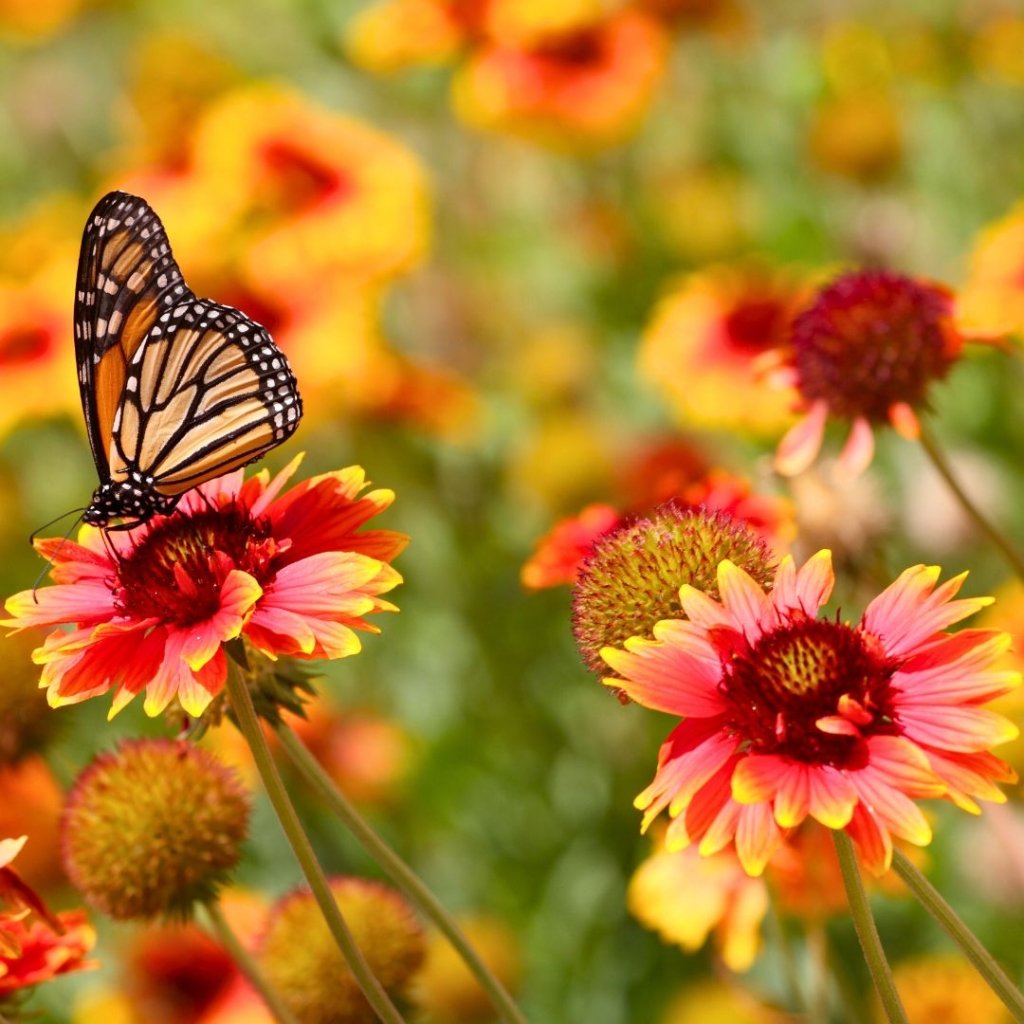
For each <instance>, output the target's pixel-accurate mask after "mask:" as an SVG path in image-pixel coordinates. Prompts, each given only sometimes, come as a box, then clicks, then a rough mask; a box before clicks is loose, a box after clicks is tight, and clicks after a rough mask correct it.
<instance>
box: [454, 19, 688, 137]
mask: <svg viewBox="0 0 1024 1024" xmlns="http://www.w3.org/2000/svg"><path fill="white" fill-rule="evenodd" d="M667 54H668V39H667V35H666V32H665V29H664V28H663V27H662V25H661V24H660V23H659V22H658V21H656V20H654V19H653V18H651V17H649V16H648V15H645V14H643V13H641V12H640V11H634V10H624V11H620V12H617V13H614V14H612V15H610V16H609V17H607V18H605V19H604V20H602V21H600V22H597V23H595V24H592V25H590V26H588V27H586V28H583V29H580V30H579V31H576V32H572V33H569V34H566V35H562V36H558V37H553V38H546V39H544V41H543V42H541V43H537V44H535V45H534V46H532V47H518V46H515V45H512V44H511V43H507V42H504V41H497V40H495V41H492V42H489V43H487V44H485V45H483V46H481V47H480V48H478V49H477V50H475V51H474V52H473V53H472V54H471V55H470V57H469V59H468V60H467V62H466V63H465V64H464V65H463V66H462V68H461V69H460V71H459V72H458V74H457V76H456V78H455V81H454V82H453V98H454V103H455V109H456V112H457V113H458V114H459V115H460V116H461V117H462V118H463V120H465V121H466V123H467V124H470V125H472V126H473V127H476V128H482V129H486V130H490V131H497V132H506V133H509V134H513V135H519V136H523V137H525V138H528V139H531V140H533V141H535V142H540V143H542V144H544V145H548V146H551V147H552V148H555V149H562V150H589V149H600V148H603V147H606V146H611V145H614V144H616V143H619V142H622V141H623V140H625V139H626V138H628V137H629V136H630V135H631V134H633V132H634V131H636V129H637V128H638V127H639V125H640V123H641V121H642V119H643V117H644V115H645V114H646V112H647V109H648V107H649V106H650V103H651V100H652V98H653V95H654V91H655V88H656V87H657V85H658V84H659V82H660V81H661V78H662V76H663V74H664V71H665V65H666V60H667Z"/></svg>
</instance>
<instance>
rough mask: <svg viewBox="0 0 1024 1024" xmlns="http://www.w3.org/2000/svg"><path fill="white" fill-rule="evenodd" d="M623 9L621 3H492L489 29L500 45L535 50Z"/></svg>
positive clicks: (608, 0) (497, 0) (617, 0)
mask: <svg viewBox="0 0 1024 1024" xmlns="http://www.w3.org/2000/svg"><path fill="white" fill-rule="evenodd" d="M621 6H623V4H622V2H621V0H562V2H561V3H557V4H553V3H551V2H550V0H489V3H487V5H486V11H487V14H486V27H487V31H488V34H489V35H490V36H491V37H492V38H494V39H496V40H498V41H499V42H502V43H508V44H510V45H512V46H521V47H533V46H537V45H539V44H543V43H544V41H545V40H557V39H558V37H560V36H565V35H568V34H571V33H576V32H581V31H585V30H586V29H588V28H590V27H591V26H593V25H595V24H596V23H598V22H599V21H602V20H603V19H604V18H605V17H607V15H608V14H609V13H610V12H612V11H613V10H615V9H616V8H617V7H621Z"/></svg>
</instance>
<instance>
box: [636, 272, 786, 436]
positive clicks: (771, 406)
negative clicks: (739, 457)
mask: <svg viewBox="0 0 1024 1024" xmlns="http://www.w3.org/2000/svg"><path fill="white" fill-rule="evenodd" d="M805 291H806V289H805V287H804V286H801V285H800V284H798V283H797V281H796V280H795V278H793V277H792V276H790V275H783V274H779V273H777V272H774V271H767V270H765V269H763V268H761V267H756V266H749V265H744V264H738V265H735V266H720V267H716V268H713V269H711V270H708V271H703V272H701V273H698V274H691V275H688V276H686V277H684V278H682V279H681V280H680V281H678V282H677V283H676V284H675V285H674V286H672V287H671V288H670V290H669V291H668V292H667V293H666V294H665V296H664V297H663V298H662V299H661V301H660V302H659V303H658V305H657V307H656V308H655V310H654V315H653V317H652V319H651V322H650V323H649V324H648V326H647V329H646V331H645V333H644V337H643V340H642V342H641V346H640V352H639V364H640V372H641V374H643V376H644V377H645V378H646V379H647V380H648V381H649V382H650V384H651V385H652V386H653V387H654V388H656V389H657V390H658V391H660V392H661V393H662V394H663V395H664V396H665V397H666V398H667V399H668V400H669V402H670V403H671V405H672V407H673V410H674V411H675V413H676V416H677V418H678V419H679V420H680V421H681V422H683V423H684V424H686V425H694V424H696V425H700V426H706V427H713V428H719V429H728V430H750V431H754V432H756V433H763V432H773V431H775V430H777V429H778V428H779V427H780V426H783V425H784V424H786V423H788V422H790V421H791V420H792V416H791V413H790V408H791V406H792V404H793V401H794V399H795V398H796V394H795V392H793V391H792V390H788V389H779V390H773V389H771V388H767V387H765V381H764V376H765V367H766V365H767V362H766V360H770V359H771V358H772V356H773V355H774V353H776V352H777V351H778V350H779V349H781V348H782V347H783V346H784V345H785V344H786V343H787V342H788V340H789V331H790V328H791V326H792V322H793V317H794V316H795V315H796V312H797V310H798V309H799V306H800V303H801V302H802V300H803V299H804V297H805Z"/></svg>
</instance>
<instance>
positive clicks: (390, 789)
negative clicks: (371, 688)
mask: <svg viewBox="0 0 1024 1024" xmlns="http://www.w3.org/2000/svg"><path fill="white" fill-rule="evenodd" d="M303 710H304V712H305V715H306V717H305V718H299V717H298V716H296V715H291V714H286V715H285V716H284V717H285V721H286V722H287V724H288V725H289V726H290V727H291V728H292V730H293V731H294V732H295V734H296V735H297V736H298V737H299V739H300V740H301V741H302V742H303V743H304V744H305V746H306V747H307V748H308V749H309V752H310V753H311V754H312V755H313V756H314V757H315V758H316V759H317V761H319V762H320V765H321V767H322V768H323V769H324V770H325V771H326V772H327V774H328V775H330V776H331V778H332V779H333V780H334V782H335V783H336V784H337V786H338V788H339V789H340V790H341V791H342V792H343V793H344V794H345V795H346V796H347V797H349V798H350V799H351V800H355V801H357V802H360V803H368V802H381V801H386V800H389V799H391V798H392V797H394V795H395V793H396V791H397V789H398V787H399V786H400V784H401V782H402V780H403V779H404V778H405V777H406V775H407V774H408V771H409V768H410V762H411V759H412V741H411V737H410V736H409V735H408V734H407V733H405V732H404V731H403V730H402V729H401V728H400V727H399V726H398V725H397V724H396V723H395V722H392V721H389V720H388V719H386V718H382V717H380V716H378V715H374V714H373V713H372V712H369V711H340V710H339V709H338V708H336V707H333V706H332V705H331V704H330V702H329V701H328V700H327V699H326V698H325V697H321V698H320V699H319V700H317V701H314V702H310V703H309V704H307V705H306V706H305V708H304V709H303Z"/></svg>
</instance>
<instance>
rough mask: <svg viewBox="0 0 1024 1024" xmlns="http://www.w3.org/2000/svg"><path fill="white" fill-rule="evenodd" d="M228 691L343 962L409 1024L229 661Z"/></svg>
mask: <svg viewBox="0 0 1024 1024" xmlns="http://www.w3.org/2000/svg"><path fill="white" fill-rule="evenodd" d="M227 690H228V698H229V699H230V701H231V707H232V709H233V710H234V712H235V719H236V720H237V722H238V728H239V729H240V730H241V733H242V735H243V736H244V737H245V740H246V742H247V743H248V744H249V749H250V750H251V751H252V756H253V760H254V761H255V762H256V768H257V770H258V771H259V773H260V778H261V779H262V780H263V786H264V788H265V789H266V791H267V796H268V797H269V798H270V802H271V804H272V805H273V808H274V812H275V813H276V814H277V819H278V821H279V822H280V823H281V828H282V829H283V831H284V834H285V836H286V837H287V839H288V843H289V844H290V846H291V848H292V850H293V852H294V853H295V857H296V859H297V860H298V862H299V866H300V867H301V868H302V873H303V874H304V875H305V876H306V881H307V882H308V883H309V888H310V889H311V890H312V892H313V897H314V899H315V900H316V902H317V905H318V906H319V907H320V912H321V913H322V914H323V916H324V920H325V921H326V922H327V927H328V928H329V929H330V932H331V935H332V936H333V937H334V941H335V942H336V943H337V945H338V949H340V950H341V953H342V955H343V956H344V957H345V962H346V963H347V964H348V966H349V969H350V970H351V971H352V974H353V976H354V977H355V979H356V982H357V983H358V984H359V987H360V988H361V989H362V990H363V995H365V996H366V998H367V1000H368V1001H369V1003H370V1006H371V1007H373V1010H374V1012H375V1013H376V1014H377V1016H378V1017H379V1018H380V1019H381V1020H382V1021H384V1022H385V1024H405V1022H404V1021H403V1019H402V1015H401V1014H400V1013H399V1012H398V1010H396V1009H395V1007H394V1004H393V1003H392V1002H391V1000H390V999H389V998H388V996H387V993H386V992H385V991H384V989H383V988H382V987H381V984H380V982H379V981H378V980H377V979H376V978H375V977H374V976H373V972H372V971H371V970H370V967H369V965H368V964H367V963H366V960H365V959H364V958H363V955H362V953H360V952H359V947H358V946H357V945H356V943H355V940H354V939H353V938H352V933H351V931H349V928H348V925H347V924H346V923H345V919H344V918H343V917H342V915H341V910H340V909H339V907H338V903H337V901H336V900H335V899H334V896H333V894H332V893H331V889H330V886H329V885H328V883H327V878H326V876H325V875H324V872H323V869H322V868H321V867H320V864H319V862H318V861H317V859H316V854H314V852H313V846H312V844H311V843H310V841H309V837H308V836H307V835H306V833H305V831H304V830H303V828H302V823H301V822H300V821H299V816H298V814H297V813H296V811H295V807H294V805H293V804H292V801H291V798H290V797H289V796H288V791H287V790H286V789H285V787H284V783H283V782H282V781H281V776H280V774H279V773H278V770H277V766H276V765H275V764H274V759H273V758H272V757H271V755H270V747H269V746H268V745H267V738H266V737H265V736H264V735H263V730H262V729H261V728H260V722H259V718H258V717H257V715H256V708H255V706H254V705H253V701H252V694H250V693H249V687H248V686H247V685H246V682H245V680H244V679H243V678H242V674H241V672H240V671H239V669H238V667H237V666H236V664H235V663H234V661H233V659H232V658H228V681H227Z"/></svg>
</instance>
